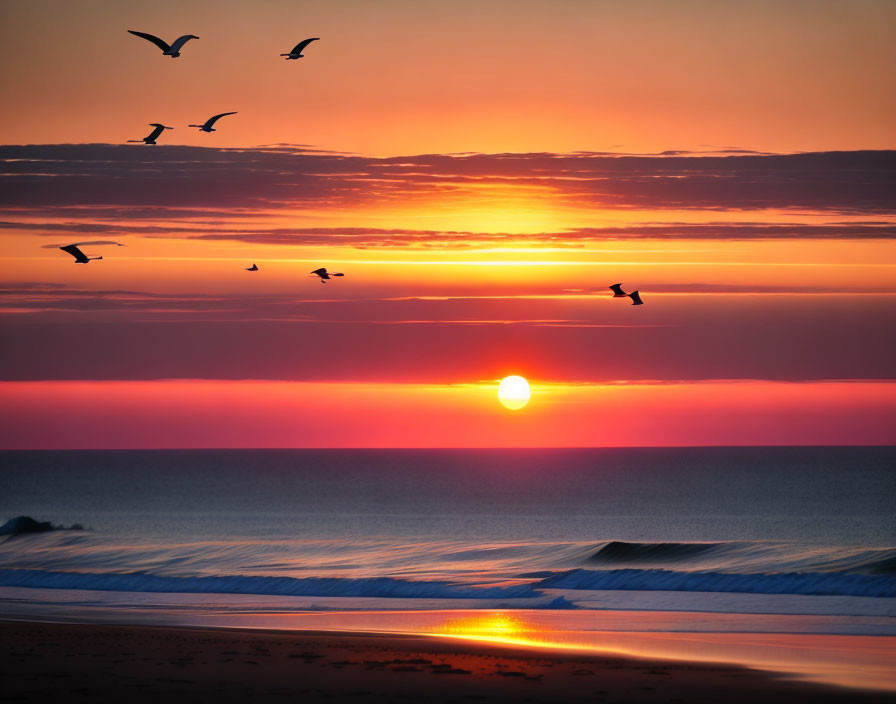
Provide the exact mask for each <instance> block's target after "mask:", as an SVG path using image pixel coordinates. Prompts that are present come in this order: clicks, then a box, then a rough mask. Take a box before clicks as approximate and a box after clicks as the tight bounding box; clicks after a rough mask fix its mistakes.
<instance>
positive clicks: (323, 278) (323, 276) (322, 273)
mask: <svg viewBox="0 0 896 704" xmlns="http://www.w3.org/2000/svg"><path fill="white" fill-rule="evenodd" d="M309 276H319V277H320V282H321V283H322V284H325V283H327V279H329V278H330V277H331V276H345V274H331V273H330V272H329V271H327V270H326V269H325V268H324V267H321V268H320V269H315V270H314V271H312V272H311V273H310V274H309Z"/></svg>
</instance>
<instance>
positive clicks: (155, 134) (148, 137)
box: [128, 122, 174, 144]
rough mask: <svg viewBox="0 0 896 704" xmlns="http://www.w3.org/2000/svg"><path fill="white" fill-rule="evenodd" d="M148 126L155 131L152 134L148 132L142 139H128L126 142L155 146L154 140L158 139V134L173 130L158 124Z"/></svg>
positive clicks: (153, 123) (151, 123)
mask: <svg viewBox="0 0 896 704" xmlns="http://www.w3.org/2000/svg"><path fill="white" fill-rule="evenodd" d="M149 126H150V127H154V128H155V129H154V130H153V131H152V132H150V133H149V134H148V135H146V136H145V137H144V138H143V139H129V140H128V141H129V142H143V143H144V144H155V143H156V139H157V138H158V136H159V135H160V134H162V132H163V131H165V130H173V129H174V128H173V127H165V125H163V124H162V123H160V122H150V123H149Z"/></svg>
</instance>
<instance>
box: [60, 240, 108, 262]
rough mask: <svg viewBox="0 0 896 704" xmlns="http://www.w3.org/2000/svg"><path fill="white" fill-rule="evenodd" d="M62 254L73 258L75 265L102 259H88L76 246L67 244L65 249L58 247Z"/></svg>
mask: <svg viewBox="0 0 896 704" xmlns="http://www.w3.org/2000/svg"><path fill="white" fill-rule="evenodd" d="M59 249H61V250H62V251H63V252H68V253H69V254H71V255H72V256H73V257H74V258H75V264H87V263H88V262H92V261H94V260H95V259H102V257H88V256H87V255H86V254H84V252H82V251H81V250H80V249H78V245H76V244H68V245H66V246H65V247H60V248H59Z"/></svg>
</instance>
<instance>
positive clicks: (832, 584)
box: [0, 447, 896, 606]
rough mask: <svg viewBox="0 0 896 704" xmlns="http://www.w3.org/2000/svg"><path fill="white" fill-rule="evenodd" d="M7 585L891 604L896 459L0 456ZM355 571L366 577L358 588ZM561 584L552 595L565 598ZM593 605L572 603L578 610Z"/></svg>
mask: <svg viewBox="0 0 896 704" xmlns="http://www.w3.org/2000/svg"><path fill="white" fill-rule="evenodd" d="M0 462H2V465H3V470H2V475H0V476H2V483H3V490H2V492H0V522H2V521H3V520H6V519H7V518H11V517H13V516H17V515H22V514H25V515H30V516H32V517H33V518H35V519H38V520H49V521H52V522H53V523H56V524H65V525H68V524H71V523H81V524H83V525H85V526H88V527H90V528H91V529H92V530H90V531H83V532H78V531H55V532H52V533H46V534H39V535H32V536H19V537H16V538H14V539H11V540H6V541H5V542H3V543H2V544H0V586H19V587H52V588H69V589H111V590H120V591H148V592H184V593H190V592H197V591H198V592H216V593H228V592H244V593H255V594H275V595H276V594H281V595H283V594H286V595H304V596H328V595H329V596H333V595H336V596H338V595H344V596H364V597H390V596H395V597H397V598H414V597H417V596H419V597H428V598H471V597H472V598H475V597H480V596H481V597H483V598H485V597H488V598H506V599H517V598H523V599H532V598H540V597H542V596H543V595H544V594H545V593H546V592H545V591H544V590H546V589H551V590H561V592H562V593H563V594H565V595H566V599H567V601H569V602H570V604H572V603H573V602H575V597H576V596H577V595H578V596H583V595H584V593H585V592H586V591H589V590H611V591H612V590H623V591H624V590H632V591H685V592H689V591H702V592H733V593H738V592H739V593H765V594H803V595H816V596H817V595H840V596H860V597H881V596H884V597H888V596H896V512H894V511H893V505H894V503H896V471H894V467H896V450H894V448H869V447H864V448H861V447H860V448H830V447H825V448H677V449H570V450H554V449H551V450H531V449H525V450H245V451H234V450H204V451H126V452H125V451H95V452H94V451H90V452H87V451H66V452H4V453H2V455H0ZM359 580H360V581H359ZM552 593H553V592H552ZM581 605H583V604H580V606H581Z"/></svg>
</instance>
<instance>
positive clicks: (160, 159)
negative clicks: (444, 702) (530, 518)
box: [0, 0, 896, 449]
mask: <svg viewBox="0 0 896 704" xmlns="http://www.w3.org/2000/svg"><path fill="white" fill-rule="evenodd" d="M0 19H2V23H0V24H2V27H3V29H0V34H2V39H3V41H2V42H0V87H2V89H3V94H4V95H5V96H7V100H6V101H5V102H6V105H5V108H4V110H3V112H2V114H0V177H2V179H3V180H2V183H3V187H2V188H0V241H2V244H3V250H2V254H0V260H2V262H0V263H2V269H0V271H2V274H0V339H2V345H0V447H5V448H23V449H24V448H32V449H34V448H38V449H40V448H48V449H53V448H69V447H77V448H102V447H114V448H142V447H408V446H415V447H446V446H475V447H481V446H629V445H631V446H666V445H757V444H758V445H763V444H771V445H780V444H892V443H893V442H894V441H896V422H894V421H896V394H894V391H896V385H894V379H896V354H894V349H896V323H894V321H896V316H894V312H896V305H894V304H896V276H894V274H896V245H894V236H896V151H893V149H894V147H896V94H894V92H893V90H892V75H893V73H894V69H896V48H894V45H893V42H892V41H891V37H892V32H893V29H894V28H896V4H894V3H891V2H872V1H865V2H824V1H818V2H800V1H796V0H794V1H791V2H760V1H755V2H745V3H716V2H698V1H696V0H691V1H688V0H684V1H682V2H678V3H666V2H647V1H637V0H636V1H634V2H599V1H595V2H577V1H567V2H563V1H559V2H533V1H530V2H527V1H525V0H521V1H517V2H504V1H503V0H489V1H484V2H475V3H474V2H463V1H459V2H452V3H442V2H435V1H432V2H429V1H426V0H424V1H422V2H404V1H399V0H391V1H384V2H378V3H367V2H349V1H342V2H326V3H323V2H321V3H318V2H258V3H253V4H252V5H251V6H249V5H247V4H245V3H242V2H228V1H226V0H219V1H218V2H214V3H210V2H191V3H180V2H157V3H153V4H152V5H145V6H136V5H131V4H130V3H119V2H112V1H108V2H100V1H90V0H82V1H80V2H77V3H72V2H61V1H51V0H32V1H31V2H28V3H20V2H11V1H8V0H5V1H0ZM127 29H135V30H139V31H144V32H150V33H153V34H158V35H159V36H161V37H163V38H165V39H167V40H168V41H171V40H173V39H174V38H176V37H177V36H179V35H180V34H186V33H191V34H195V35H198V36H199V39H198V40H193V41H191V42H189V43H188V44H187V45H186V46H185V47H184V48H183V50H182V55H181V56H180V57H178V58H176V59H172V58H169V57H164V56H162V55H161V52H160V51H159V50H158V49H157V48H156V47H154V46H153V45H151V44H150V43H148V42H146V41H144V40H142V39H140V38H138V37H134V36H132V35H130V34H128V33H127V32H126V31H125V30H127ZM310 36H318V37H321V39H320V41H318V42H314V43H312V44H311V45H310V46H309V47H308V48H307V49H306V50H305V58H303V59H301V60H299V61H284V60H283V59H282V58H280V57H279V56H278V55H279V54H280V53H284V52H287V51H288V50H289V49H290V48H292V46H293V45H294V44H295V43H297V42H298V41H299V40H301V39H304V38H306V37H310ZM26 58H27V61H26ZM226 111H237V114H236V115H232V116H228V117H225V118H222V119H221V120H220V121H219V123H218V124H217V125H216V127H217V128H218V129H217V131H215V132H213V133H210V134H205V133H201V132H199V131H198V130H195V129H191V128H189V127H187V125H188V124H191V123H200V122H202V121H204V120H205V119H206V118H207V117H210V116H211V115H213V114H216V113H219V112H226ZM157 121H161V122H163V123H164V124H166V125H170V126H173V127H174V128H175V129H174V130H172V131H166V132H165V133H164V134H163V135H162V136H161V137H160V138H159V144H158V145H157V146H148V145H144V144H127V143H126V142H127V140H129V139H141V138H142V137H144V136H145V135H146V134H148V133H149V131H150V129H151V128H150V127H148V126H147V123H149V122H157ZM72 242H86V243H90V244H84V245H83V246H82V249H84V251H85V252H86V253H87V254H88V255H90V256H100V255H102V256H103V257H104V259H103V260H102V261H97V262H91V263H90V264H89V265H87V266H84V265H73V264H74V260H73V259H72V258H71V257H69V256H68V255H67V254H65V253H63V252H60V251H59V250H58V247H59V246H60V245H64V244H69V243H72ZM108 242H115V243H119V244H121V245H124V246H116V245H115V244H107V243H108ZM252 263H256V264H257V265H258V267H259V271H257V272H252V273H250V272H246V271H245V268H246V267H249V266H251V264H252ZM319 266H325V267H327V268H328V269H330V270H331V271H339V272H344V273H345V277H343V278H340V279H334V280H332V281H330V282H329V283H327V284H321V283H320V282H319V281H318V280H317V279H316V278H314V277H309V275H308V273H309V272H310V271H311V270H312V269H316V268H318V267H319ZM617 282H620V283H622V284H623V287H624V288H625V290H639V291H640V292H641V295H642V297H643V299H644V301H645V305H643V306H640V307H632V306H631V305H629V300H628V299H613V298H612V294H611V293H610V292H609V290H608V288H607V287H608V286H609V285H610V284H613V283H617ZM510 374H520V375H523V376H525V377H526V378H528V380H529V382H530V384H531V385H532V389H533V396H532V400H531V402H530V403H529V405H528V406H527V407H526V408H524V409H522V410H519V411H510V410H507V409H505V408H503V407H502V406H500V404H498V402H497V399H496V396H495V388H496V385H497V382H498V380H500V379H501V378H502V377H504V376H507V375H510Z"/></svg>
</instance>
